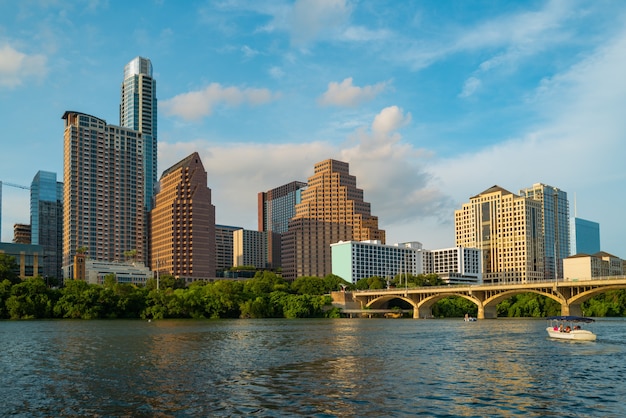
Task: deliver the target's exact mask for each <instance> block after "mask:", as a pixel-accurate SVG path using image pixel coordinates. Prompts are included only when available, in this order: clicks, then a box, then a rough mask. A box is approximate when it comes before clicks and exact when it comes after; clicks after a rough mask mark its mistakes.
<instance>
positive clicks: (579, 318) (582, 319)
mask: <svg viewBox="0 0 626 418" xmlns="http://www.w3.org/2000/svg"><path fill="white" fill-rule="evenodd" d="M546 319H547V320H549V321H569V322H595V319H593V318H586V317H584V316H570V315H562V316H549V317H547V318H546Z"/></svg>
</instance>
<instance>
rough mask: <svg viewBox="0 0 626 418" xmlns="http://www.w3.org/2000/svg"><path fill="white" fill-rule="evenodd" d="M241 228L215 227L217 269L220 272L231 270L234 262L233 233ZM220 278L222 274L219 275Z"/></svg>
mask: <svg viewBox="0 0 626 418" xmlns="http://www.w3.org/2000/svg"><path fill="white" fill-rule="evenodd" d="M238 229H243V228H241V227H240V226H227V225H215V268H216V270H217V271H218V272H223V271H225V270H228V269H230V268H231V267H233V266H234V265H235V264H234V262H233V252H234V250H233V233H234V232H235V231H236V230H238ZM218 276H220V274H219V273H218Z"/></svg>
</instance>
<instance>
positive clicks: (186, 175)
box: [150, 152, 215, 281]
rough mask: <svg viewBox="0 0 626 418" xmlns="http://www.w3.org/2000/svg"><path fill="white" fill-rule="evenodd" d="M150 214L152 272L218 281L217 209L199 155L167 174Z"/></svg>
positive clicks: (164, 175) (161, 181) (173, 167)
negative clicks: (216, 261)
mask: <svg viewBox="0 0 626 418" xmlns="http://www.w3.org/2000/svg"><path fill="white" fill-rule="evenodd" d="M159 184H160V190H159V192H158V193H157V194H156V196H155V205H154V208H153V209H152V211H151V212H150V214H151V216H150V218H151V219H150V223H151V237H152V247H151V250H150V255H151V257H150V263H151V266H150V267H151V270H153V271H158V272H159V273H160V274H171V275H173V276H175V277H178V278H183V279H185V280H187V281H193V280H198V279H208V278H213V277H215V206H213V204H211V189H209V188H208V187H207V173H206V171H205V169H204V166H203V165H202V161H201V159H200V156H199V155H198V153H197V152H194V153H193V154H191V155H190V156H188V157H187V158H185V159H183V160H182V161H180V162H179V163H177V164H175V165H173V166H172V167H170V168H168V169H167V170H165V171H164V172H163V174H162V175H161V179H160V182H159Z"/></svg>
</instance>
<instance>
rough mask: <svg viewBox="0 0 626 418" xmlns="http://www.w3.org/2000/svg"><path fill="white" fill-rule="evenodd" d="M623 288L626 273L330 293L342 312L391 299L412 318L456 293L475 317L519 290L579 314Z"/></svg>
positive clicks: (490, 314)
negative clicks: (594, 301)
mask: <svg viewBox="0 0 626 418" xmlns="http://www.w3.org/2000/svg"><path fill="white" fill-rule="evenodd" d="M617 289H626V276H611V277H596V278H594V279H590V280H578V281H554V280H552V281H537V282H529V283H497V284H482V285H454V286H450V285H448V286H427V287H416V288H395V289H379V290H358V291H346V292H343V291H342V292H332V293H331V296H332V298H333V305H334V306H337V307H340V308H341V309H342V310H343V312H345V313H367V311H368V310H370V309H377V310H379V309H385V308H387V306H388V305H387V304H388V303H389V301H391V300H393V299H401V300H404V301H406V302H408V303H410V304H411V306H413V318H416V319H417V318H430V317H432V307H433V305H434V304H435V303H436V302H437V301H439V300H441V299H443V298H446V297H450V296H459V297H462V298H465V299H467V300H469V301H471V302H473V303H475V304H476V306H477V307H478V319H489V318H497V316H498V314H497V311H496V305H497V304H498V303H500V302H502V301H503V300H505V299H508V298H510V297H511V296H514V295H516V294H520V293H528V292H532V293H537V294H539V295H543V296H546V297H549V298H551V299H554V300H555V301H557V302H558V303H560V304H561V315H576V316H582V309H581V305H582V303H583V302H585V301H587V300H589V299H590V298H592V297H594V296H597V295H599V294H601V293H604V292H607V291H609V290H617Z"/></svg>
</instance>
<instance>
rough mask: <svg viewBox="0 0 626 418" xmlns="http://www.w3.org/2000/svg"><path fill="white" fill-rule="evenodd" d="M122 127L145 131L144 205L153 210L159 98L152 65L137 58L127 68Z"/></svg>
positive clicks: (121, 119)
mask: <svg viewBox="0 0 626 418" xmlns="http://www.w3.org/2000/svg"><path fill="white" fill-rule="evenodd" d="M120 126H123V127H124V128H130V129H134V130H135V131H139V132H141V137H142V139H143V144H144V153H143V158H144V160H143V172H144V181H145V184H144V205H145V207H146V212H149V211H150V210H151V209H152V205H153V198H154V193H155V186H156V185H157V181H158V179H157V177H158V176H157V98H156V80H155V79H154V78H153V77H152V62H151V61H150V60H149V59H148V58H142V57H136V58H134V59H133V60H132V61H130V62H129V63H128V64H126V66H125V67H124V81H123V82H122V98H121V102H120Z"/></svg>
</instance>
